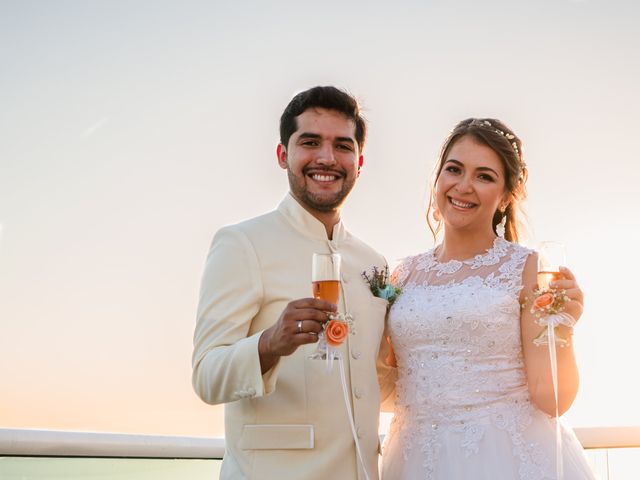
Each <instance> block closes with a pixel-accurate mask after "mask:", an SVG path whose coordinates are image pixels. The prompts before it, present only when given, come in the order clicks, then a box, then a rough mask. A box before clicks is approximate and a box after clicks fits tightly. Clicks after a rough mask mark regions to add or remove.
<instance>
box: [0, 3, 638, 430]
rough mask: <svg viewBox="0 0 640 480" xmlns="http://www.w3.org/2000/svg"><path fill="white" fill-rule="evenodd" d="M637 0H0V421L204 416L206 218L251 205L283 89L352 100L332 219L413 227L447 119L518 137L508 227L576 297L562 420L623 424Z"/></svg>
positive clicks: (631, 293) (382, 228)
mask: <svg viewBox="0 0 640 480" xmlns="http://www.w3.org/2000/svg"><path fill="white" fill-rule="evenodd" d="M639 20H640V4H639V3H638V2H635V1H632V0H629V1H616V0H613V1H612V0H607V1H606V2H605V1H604V0H585V1H566V0H556V1H550V0H546V1H535V2H534V1H530V2H525V1H483V2H475V1H447V2H444V1H424V0H423V1H417V0H415V1H396V2H390V1H388V2H380V1H371V0H370V1H362V2H347V1H340V2H339V1H323V2H317V1H316V2H305V1H295V2H294V1H290V2H285V1H271V2H237V4H232V3H231V2H214V1H209V2H205V1H200V2H196V1H182V2H177V1H176V2H169V1H109V2H106V1H103V2H99V1H89V2H87V1H55V2H48V1H44V0H42V1H17V0H16V1H6V0H5V1H0V68H1V71H2V73H1V74H0V105H1V107H0V132H1V135H0V385H1V386H0V389H1V392H0V427H13V428H22V427H28V428H55V429H71V430H98V431H120V432H136V433H163V434H190V435H222V434H223V428H222V423H221V412H222V408H221V407H210V406H207V405H205V404H203V403H201V402H200V401H199V400H198V399H197V397H196V396H195V394H194V393H193V391H192V388H191V364H190V357H191V349H192V333H193V327H194V324H195V309H196V303H197V298H198V290H199V281H200V275H201V272H202V268H203V264H204V259H205V256H206V253H207V249H208V246H209V243H210V240H211V238H212V236H213V234H214V232H215V231H216V230H217V229H218V228H219V227H221V226H222V225H225V224H229V223H235V222H237V221H240V220H243V219H245V218H248V217H251V216H254V215H257V214H260V213H263V212H265V211H267V210H270V209H272V208H273V207H275V206H276V205H277V204H278V203H279V201H280V200H281V198H282V197H283V196H284V194H285V192H286V190H287V182H286V174H285V172H284V171H282V170H281V169H280V168H279V167H278V166H277V163H276V156H275V147H276V144H277V141H278V133H277V132H278V119H279V117H280V114H281V112H282V110H283V109H284V107H285V105H286V104H287V102H288V101H289V100H290V98H291V97H292V95H293V94H295V93H297V92H299V91H301V90H304V89H306V88H308V87H311V86H314V85H319V84H333V85H337V86H340V87H343V88H345V89H348V90H349V91H350V92H352V93H353V94H354V95H356V96H357V98H358V99H359V100H360V101H361V103H362V105H363V107H364V110H365V115H366V117H367V118H368V120H369V127H370V130H369V137H368V140H367V146H366V148H365V168H364V170H363V173H362V176H361V179H360V181H359V183H358V185H357V186H356V189H355V190H354V192H353V193H352V195H351V196H350V198H349V201H348V204H347V206H346V208H345V209H344V215H343V217H344V219H345V222H346V224H347V226H348V227H349V228H350V229H351V230H352V231H353V232H354V233H355V234H357V235H359V236H360V237H362V238H363V239H364V240H366V241H368V242H369V243H370V244H371V245H372V246H374V247H375V248H376V249H378V250H379V251H380V252H382V253H383V254H385V255H386V256H387V258H388V259H389V260H390V261H391V262H392V263H393V262H395V261H397V259H399V258H400V257H402V256H405V255H408V254H414V253H418V252H420V251H423V250H426V249H428V248H430V247H431V246H432V245H433V242H432V239H431V237H430V234H429V232H428V230H427V228H426V225H425V223H424V220H423V219H424V212H425V208H426V198H427V188H428V187H427V182H428V179H429V176H430V174H431V171H432V169H433V166H434V160H435V158H436V156H437V153H438V150H439V148H440V145H441V142H442V141H443V139H444V137H445V136H446V134H447V132H448V131H449V130H450V129H451V128H452V127H453V125H454V124H455V123H457V122H458V121H459V120H462V119H464V118H467V117H470V116H494V117H498V118H501V119H502V120H504V121H505V122H506V123H507V124H508V125H510V126H511V127H512V128H513V129H514V130H515V131H516V133H518V134H519V135H520V136H521V138H522V139H523V141H524V143H525V159H526V161H527V163H528V165H529V168H530V181H529V184H528V187H529V199H528V201H527V202H526V204H525V209H526V211H527V213H528V215H529V218H530V223H531V227H532V232H533V236H532V240H531V241H530V242H529V245H531V246H535V244H536V242H537V241H539V240H543V239H556V240H562V241H564V242H565V243H566V245H567V249H568V264H569V266H570V267H571V268H572V269H573V270H574V271H575V273H576V275H577V276H578V279H579V281H580V283H581V285H582V287H583V289H584V291H585V293H586V313H585V314H584V316H583V318H582V320H581V321H580V323H579V325H578V327H577V330H576V335H575V342H576V349H577V355H578V360H579V362H580V367H581V373H582V385H581V391H580V394H579V396H578V399H577V400H576V402H575V404H574V406H573V408H572V410H571V411H570V412H569V413H568V414H567V415H566V418H567V420H568V421H569V422H570V423H571V424H572V425H573V426H592V425H625V424H640V410H639V409H638V405H639V404H640V387H639V386H638V380H637V371H636V370H637V365H638V364H639V362H640V358H639V356H640V353H639V352H640V349H639V348H638V346H639V345H640V325H639V324H640V318H639V316H638V313H637V307H636V303H637V302H636V299H637V297H638V293H637V286H636V283H637V280H636V279H637V276H638V270H639V269H640V260H639V255H638V246H639V245H640V221H639V217H640V216H639V215H638V212H637V208H638V207H637V205H636V202H637V192H638V179H639V178H640V164H639V162H638V153H637V152H638V148H637V143H636V138H637V131H638V128H639V124H640V122H639V118H640V117H639V114H640V91H639V85H640V62H638V60H637V58H638V49H639V47H640V30H638V28H637V25H638V21H639Z"/></svg>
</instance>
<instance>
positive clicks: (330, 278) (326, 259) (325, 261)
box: [311, 253, 342, 305]
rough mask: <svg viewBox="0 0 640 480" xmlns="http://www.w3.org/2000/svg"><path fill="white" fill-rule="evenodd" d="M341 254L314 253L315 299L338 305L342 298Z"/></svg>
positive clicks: (312, 273)
mask: <svg viewBox="0 0 640 480" xmlns="http://www.w3.org/2000/svg"><path fill="white" fill-rule="evenodd" d="M341 260H342V259H341V257H340V254H339V253H314V254H313V260H312V264H311V284H312V290H313V297H314V298H317V299H320V300H326V301H327V302H330V303H333V304H335V305H337V304H338V298H339V297H340V262H341Z"/></svg>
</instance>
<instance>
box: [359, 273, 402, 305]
mask: <svg viewBox="0 0 640 480" xmlns="http://www.w3.org/2000/svg"><path fill="white" fill-rule="evenodd" d="M362 278H364V280H365V281H366V282H367V284H369V290H371V293H373V295H374V296H375V297H378V298H383V299H385V300H387V301H388V302H389V306H391V305H392V304H393V302H395V300H396V298H398V295H400V292H401V291H402V289H401V288H400V287H396V286H395V285H393V284H392V283H390V282H389V267H388V266H387V265H385V266H384V268H381V269H379V270H378V267H373V268H372V269H371V271H370V272H369V273H367V272H366V271H364V272H362Z"/></svg>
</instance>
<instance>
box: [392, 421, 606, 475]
mask: <svg viewBox="0 0 640 480" xmlns="http://www.w3.org/2000/svg"><path fill="white" fill-rule="evenodd" d="M531 420H532V421H531V423H530V424H529V425H528V426H527V427H526V428H524V429H520V428H519V429H518V430H519V431H518V433H517V435H515V436H514V435H512V433H510V432H509V431H507V430H505V429H501V428H498V427H496V426H495V425H493V424H492V422H491V421H490V419H488V418H487V419H486V422H481V423H483V424H481V425H479V430H478V431H481V432H482V433H481V434H479V433H477V434H476V437H475V438H472V439H471V441H470V439H469V436H468V435H465V433H463V432H461V431H455V429H447V428H439V429H433V428H431V426H430V425H425V426H423V427H424V428H421V427H420V425H419V422H417V423H413V424H412V423H408V425H411V426H409V427H408V428H409V429H410V430H411V431H409V432H402V431H394V430H393V428H392V431H391V433H390V434H389V436H388V438H387V439H386V441H385V445H384V449H383V459H382V477H381V478H382V480H402V479H407V480H466V479H469V480H518V479H519V480H547V479H549V480H551V479H554V480H555V479H556V478H557V477H556V428H555V420H554V419H552V418H549V417H548V416H547V415H545V414H544V413H542V412H540V411H536V412H535V414H534V415H533V417H532V419H531ZM405 425H407V423H405ZM561 431H562V457H563V468H564V477H563V478H564V480H591V479H595V478H596V477H595V475H594V474H593V472H592V470H591V468H590V466H589V464H588V461H587V459H586V456H585V455H584V451H583V449H582V446H581V445H580V443H579V441H578V439H577V438H576V436H575V434H574V433H573V431H571V430H570V429H568V428H566V427H564V426H562V424H561ZM474 440H475V441H474Z"/></svg>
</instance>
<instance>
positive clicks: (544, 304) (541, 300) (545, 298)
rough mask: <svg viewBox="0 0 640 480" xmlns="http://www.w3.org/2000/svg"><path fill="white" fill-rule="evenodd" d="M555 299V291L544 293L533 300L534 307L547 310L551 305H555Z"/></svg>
mask: <svg viewBox="0 0 640 480" xmlns="http://www.w3.org/2000/svg"><path fill="white" fill-rule="evenodd" d="M553 301H554V296H553V293H551V292H546V293H543V294H542V295H540V296H539V297H536V299H535V300H534V301H533V308H535V309H536V310H538V311H544V310H547V309H549V308H550V307H551V305H553Z"/></svg>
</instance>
